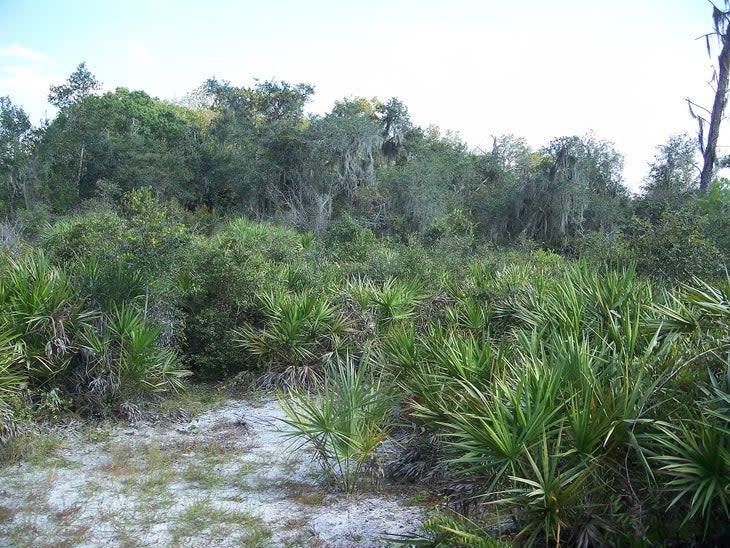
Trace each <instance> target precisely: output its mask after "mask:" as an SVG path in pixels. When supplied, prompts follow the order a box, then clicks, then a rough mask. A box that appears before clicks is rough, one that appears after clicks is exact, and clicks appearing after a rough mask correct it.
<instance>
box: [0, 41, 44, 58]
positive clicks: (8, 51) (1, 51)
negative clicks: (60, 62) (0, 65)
mask: <svg viewBox="0 0 730 548" xmlns="http://www.w3.org/2000/svg"><path fill="white" fill-rule="evenodd" d="M0 57H12V58H14V59H24V60H26V61H47V60H49V59H50V57H49V56H48V55H46V54H45V53H42V52H40V51H35V50H32V49H30V48H24V47H23V46H21V45H20V44H17V43H16V44H10V45H9V46H7V47H5V48H0Z"/></svg>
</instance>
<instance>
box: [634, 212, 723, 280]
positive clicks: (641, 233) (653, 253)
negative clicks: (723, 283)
mask: <svg viewBox="0 0 730 548" xmlns="http://www.w3.org/2000/svg"><path fill="white" fill-rule="evenodd" d="M706 223H707V220H706V219H703V218H699V217H697V216H695V215H692V214H691V213H689V212H688V211H686V210H681V211H670V212H666V213H664V214H662V215H661V217H660V218H659V220H658V221H657V222H656V223H655V224H649V223H648V222H646V221H642V220H640V219H638V218H633V219H632V221H631V224H630V225H629V226H628V227H627V229H626V237H627V241H628V242H629V248H630V250H631V257H632V258H633V259H634V260H635V261H636V264H637V267H638V268H639V269H640V270H641V271H642V272H645V273H647V274H650V275H652V276H656V277H659V278H664V279H666V280H670V281H675V282H676V281H688V280H691V279H692V277H693V276H697V277H700V278H709V279H715V278H717V277H719V276H721V275H722V273H723V271H724V263H725V260H726V258H725V257H723V256H722V254H721V253H720V252H719V250H718V249H717V248H716V247H715V246H714V245H713V244H712V243H711V242H709V241H708V240H706V239H705V238H704V237H703V232H704V231H705V226H706Z"/></svg>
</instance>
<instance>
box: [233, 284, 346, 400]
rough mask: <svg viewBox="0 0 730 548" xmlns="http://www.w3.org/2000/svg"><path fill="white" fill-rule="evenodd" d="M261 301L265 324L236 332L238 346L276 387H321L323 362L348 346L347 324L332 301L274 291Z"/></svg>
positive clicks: (305, 293) (246, 327)
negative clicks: (265, 373)
mask: <svg viewBox="0 0 730 548" xmlns="http://www.w3.org/2000/svg"><path fill="white" fill-rule="evenodd" d="M260 300H261V303H262V305H263V307H264V310H265V316H266V320H265V322H266V323H265V325H264V327H263V329H256V328H255V327H253V326H251V325H245V326H243V327H242V328H240V329H239V330H237V331H236V333H237V342H238V344H239V345H240V346H241V347H243V348H244V349H245V350H246V351H247V352H248V353H249V354H251V355H252V356H255V357H256V358H258V359H259V360H260V363H261V365H263V366H264V367H265V368H267V369H268V371H269V373H270V375H269V376H270V377H271V379H269V380H273V381H276V382H275V384H277V383H283V384H285V385H289V386H296V385H305V386H314V385H316V384H318V382H319V379H320V376H321V371H320V370H321V365H322V363H323V362H324V361H326V359H327V358H328V356H330V355H332V353H333V352H336V351H338V350H341V349H343V348H344V346H345V345H346V342H347V341H346V338H347V335H348V334H349V331H350V327H349V322H348V321H347V320H346V319H345V318H344V317H343V316H342V315H341V314H340V313H339V312H338V311H337V309H336V308H335V307H334V306H333V305H331V304H330V303H329V301H328V300H326V299H324V298H321V297H318V296H316V295H313V294H311V293H308V292H300V293H287V292H285V291H279V292H272V293H268V294H264V295H262V296H261V297H260Z"/></svg>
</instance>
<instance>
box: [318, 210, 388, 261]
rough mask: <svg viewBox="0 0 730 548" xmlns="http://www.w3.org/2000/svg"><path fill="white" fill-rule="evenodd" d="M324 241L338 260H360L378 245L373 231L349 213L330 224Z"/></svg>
mask: <svg viewBox="0 0 730 548" xmlns="http://www.w3.org/2000/svg"><path fill="white" fill-rule="evenodd" d="M323 243H324V246H325V248H326V249H327V251H328V252H329V253H331V254H332V256H333V257H334V258H335V259H336V260H340V261H348V262H360V261H363V260H364V259H365V257H366V256H367V254H368V252H369V251H370V249H371V248H373V247H375V246H376V239H375V235H374V234H373V233H372V231H370V230H368V229H367V228H363V227H361V226H360V225H359V224H358V223H357V221H355V219H353V218H352V217H350V216H349V215H348V216H345V217H342V218H341V219H338V220H337V221H335V222H334V223H332V224H331V225H330V227H329V228H328V229H327V233H326V234H325V235H324V238H323Z"/></svg>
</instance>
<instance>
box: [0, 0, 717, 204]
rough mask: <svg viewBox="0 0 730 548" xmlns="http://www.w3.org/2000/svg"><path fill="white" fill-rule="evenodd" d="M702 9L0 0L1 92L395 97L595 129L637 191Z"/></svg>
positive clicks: (520, 122) (689, 71)
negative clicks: (235, 91) (217, 85)
mask: <svg viewBox="0 0 730 548" xmlns="http://www.w3.org/2000/svg"><path fill="white" fill-rule="evenodd" d="M711 14H712V7H711V5H710V3H709V2H708V1H707V0H608V1H606V0H604V1H600V2H599V1H594V0H500V1H496V0H481V1H479V0H448V1H446V0H438V1H432V0H420V1H411V0H385V1H383V0H369V1H367V2H365V1H362V0H358V1H346V0H338V1H330V0H322V1H319V0H300V1H295V0H268V1H267V2H263V1H260V0H257V1H245V0H238V1H227V0H206V1H205V2H203V1H188V0H164V1H163V0H125V1H124V2H120V1H118V0H117V1H108V0H65V1H60V0H0V96H3V95H8V96H10V98H11V100H12V101H13V102H14V103H15V104H19V105H21V106H22V107H23V108H24V109H25V110H26V112H28V113H29V114H30V115H31V118H32V119H33V121H34V122H38V121H40V120H41V119H42V118H43V117H44V116H45V115H47V116H50V117H52V116H53V115H54V114H55V112H54V111H53V109H52V107H51V106H50V105H48V104H47V102H46V97H47V95H48V88H49V86H50V85H51V84H58V83H62V82H63V81H65V80H66V78H67V77H68V76H69V75H70V74H71V73H72V72H73V71H74V69H75V68H76V66H77V65H78V64H79V63H80V62H81V61H85V62H86V65H87V67H88V68H89V70H91V72H92V73H93V74H94V75H95V76H96V77H97V78H98V79H99V80H100V81H101V82H102V83H103V84H104V89H107V90H113V89H115V88H116V87H118V86H122V87H126V88H129V89H142V90H144V91H146V92H147V93H149V94H150V95H152V96H155V97H159V98H161V99H170V100H174V99H177V98H180V97H181V96H183V95H184V94H186V93H187V92H189V91H191V90H193V89H194V88H196V87H198V86H199V85H200V84H202V83H203V82H204V81H205V80H206V79H208V78H210V77H216V78H218V79H220V80H227V81H230V82H231V83H232V84H234V85H238V86H250V85H253V84H254V83H255V79H259V80H262V81H265V80H272V79H275V80H279V81H287V82H290V83H300V82H302V83H308V84H312V85H313V86H314V87H315V90H316V93H315V97H314V99H313V101H312V102H311V103H310V104H309V105H308V109H309V111H311V112H314V113H324V112H327V111H328V110H330V109H331V108H332V106H333V104H334V101H335V100H337V99H341V98H343V97H354V96H363V97H367V98H370V97H375V96H377V97H379V98H381V99H387V98H390V97H398V98H399V99H400V100H401V101H402V102H403V103H405V105H406V106H407V107H408V109H409V112H410V114H411V119H412V120H413V122H414V123H416V124H417V125H420V126H422V127H427V126H429V125H436V126H439V127H440V128H441V129H442V130H444V131H446V130H450V131H453V132H458V134H459V136H460V137H461V138H462V139H463V140H465V141H466V142H467V143H468V144H469V145H470V146H471V147H475V148H476V147H480V148H483V149H487V150H488V149H490V148H491V142H492V137H491V136H492V135H502V134H508V133H511V134H514V135H517V136H520V137H524V138H526V139H527V141H528V143H529V144H530V145H531V146H532V147H533V148H539V147H541V146H543V145H546V144H547V143H548V142H549V141H550V139H552V138H555V137H559V136H565V135H583V134H585V133H586V132H588V131H593V132H594V134H595V136H596V137H598V138H600V139H606V140H609V141H612V142H613V143H614V144H615V147H616V149H617V150H618V151H619V152H621V153H622V154H623V155H624V157H625V171H624V176H625V183H626V185H627V186H628V187H629V188H631V189H633V190H638V188H639V187H640V185H641V181H642V179H643V177H644V176H645V175H646V174H647V171H648V162H650V161H651V160H652V159H653V157H654V154H655V153H656V147H657V145H661V144H663V143H666V141H667V139H668V138H669V136H670V135H671V134H673V133H680V132H684V131H687V132H690V133H692V134H695V133H696V122H694V121H693V120H692V118H691V117H690V115H689V112H688V108H687V104H686V100H685V99H686V98H687V97H689V98H691V99H692V100H693V101H695V102H697V103H699V104H700V105H706V106H707V107H708V108H709V107H710V106H711V104H712V98H713V91H712V88H711V87H710V85H709V84H708V82H709V80H710V78H711V77H712V71H713V64H715V63H716V59H715V57H716V52H714V51H713V58H710V57H708V55H707V49H706V44H705V41H704V39H698V38H699V37H700V36H702V35H704V34H706V33H708V32H709V31H710V30H711V27H712V15H711ZM725 144H727V145H730V138H729V140H728V142H727V143H724V142H723V136H722V135H721V139H720V145H725ZM723 150H725V151H727V152H730V146H729V147H728V148H726V149H721V151H723Z"/></svg>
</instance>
